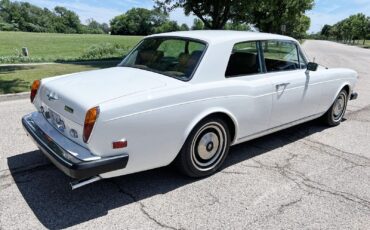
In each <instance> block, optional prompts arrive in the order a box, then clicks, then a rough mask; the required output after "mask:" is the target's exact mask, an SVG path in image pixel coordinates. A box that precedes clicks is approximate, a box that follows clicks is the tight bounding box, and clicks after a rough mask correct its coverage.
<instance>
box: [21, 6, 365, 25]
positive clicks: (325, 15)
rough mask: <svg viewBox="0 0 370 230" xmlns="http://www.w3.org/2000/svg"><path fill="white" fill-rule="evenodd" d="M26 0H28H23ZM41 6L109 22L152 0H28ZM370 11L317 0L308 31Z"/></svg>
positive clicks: (180, 17)
mask: <svg viewBox="0 0 370 230" xmlns="http://www.w3.org/2000/svg"><path fill="white" fill-rule="evenodd" d="M20 1H26V0H20ZM26 2H29V3H32V4H34V5H37V6H40V7H47V8H49V9H52V8H54V7H55V6H57V5H58V6H64V7H66V8H68V9H70V10H73V11H75V12H76V13H77V14H78V15H79V16H80V19H81V21H82V22H83V23H84V22H86V20H87V19H89V18H94V19H95V20H96V21H98V22H101V23H102V22H107V23H109V20H110V19H112V18H113V17H115V16H117V15H120V14H122V13H124V12H126V11H127V10H129V9H131V8H133V7H142V8H148V9H151V8H152V7H153V5H154V1H153V0H27V1H26ZM356 13H364V14H367V15H368V16H370V15H369V13H370V0H315V6H314V8H313V9H312V10H310V11H308V12H307V15H308V16H309V17H310V18H311V27H310V29H309V32H318V31H320V30H321V28H322V27H323V26H324V25H325V24H329V25H332V24H334V23H336V22H338V21H340V20H342V19H344V18H346V17H348V16H349V15H352V14H356ZM194 18H195V17H194V16H192V15H191V16H185V14H184V12H183V10H182V9H176V10H175V11H173V12H171V14H170V19H171V20H175V21H177V22H178V23H180V24H182V23H186V24H188V25H189V26H191V25H192V24H193V20H194Z"/></svg>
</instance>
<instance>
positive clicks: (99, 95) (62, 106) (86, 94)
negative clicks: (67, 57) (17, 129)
mask: <svg viewBox="0 0 370 230" xmlns="http://www.w3.org/2000/svg"><path fill="white" fill-rule="evenodd" d="M157 75H158V76H157ZM165 78H168V77H165V76H162V75H159V74H156V73H153V72H149V71H144V70H140V69H134V68H127V67H114V68H108V69H102V70H94V71H87V72H81V73H76V74H71V75H68V76H66V77H57V78H55V79H50V80H49V81H48V80H46V82H45V84H44V85H43V86H42V88H41V90H40V91H41V94H40V99H41V101H42V103H43V104H45V105H46V106H47V107H48V108H50V109H52V110H53V111H54V112H56V113H58V114H59V115H60V116H62V117H65V118H67V119H69V120H71V121H73V122H75V123H77V124H80V125H83V122H84V119H85V114H86V111H87V110H88V109H90V108H92V107H94V106H97V105H99V104H101V103H103V102H106V101H109V100H113V99H116V98H119V97H123V96H128V95H134V94H138V93H142V92H145V91H149V90H153V89H158V88H161V87H165V86H166V85H167V84H168V82H167V81H166V80H167V79H165ZM169 80H171V81H177V80H174V79H169Z"/></svg>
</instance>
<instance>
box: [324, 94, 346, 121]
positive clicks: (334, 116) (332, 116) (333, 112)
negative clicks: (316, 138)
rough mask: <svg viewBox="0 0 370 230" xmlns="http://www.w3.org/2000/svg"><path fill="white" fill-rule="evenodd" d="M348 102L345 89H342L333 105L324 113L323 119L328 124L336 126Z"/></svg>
mask: <svg viewBox="0 0 370 230" xmlns="http://www.w3.org/2000/svg"><path fill="white" fill-rule="evenodd" d="M347 102H348V93H347V91H346V90H345V89H342V90H341V91H340V92H339V94H338V96H337V98H336V99H335V101H334V103H333V105H332V106H331V107H330V108H329V110H328V111H327V112H326V113H325V114H324V116H323V119H324V121H325V123H327V124H328V125H329V126H336V125H339V123H340V122H341V121H342V119H343V116H344V114H345V112H346V108H347Z"/></svg>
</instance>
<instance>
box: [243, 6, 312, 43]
mask: <svg viewBox="0 0 370 230" xmlns="http://www.w3.org/2000/svg"><path fill="white" fill-rule="evenodd" d="M313 4H314V0H299V1H297V0H279V1H276V0H256V1H254V3H253V4H252V6H253V9H252V11H251V15H250V18H251V23H252V24H254V25H255V26H256V28H258V29H259V30H260V31H262V32H268V33H278V34H286V35H290V36H295V37H297V36H298V37H301V36H303V35H304V34H305V33H306V31H307V30H308V29H309V27H310V19H309V18H308V17H307V16H306V15H305V12H306V11H307V10H310V9H312V7H313ZM283 25H284V26H285V31H283V30H282V26H283Z"/></svg>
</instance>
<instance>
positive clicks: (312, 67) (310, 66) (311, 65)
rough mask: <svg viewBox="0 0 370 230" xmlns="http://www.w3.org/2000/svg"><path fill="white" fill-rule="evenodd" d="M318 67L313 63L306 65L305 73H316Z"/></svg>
mask: <svg viewBox="0 0 370 230" xmlns="http://www.w3.org/2000/svg"><path fill="white" fill-rule="evenodd" d="M318 66H319V65H318V64H317V63H315V62H309V63H307V71H316V70H317V67H318Z"/></svg>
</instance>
